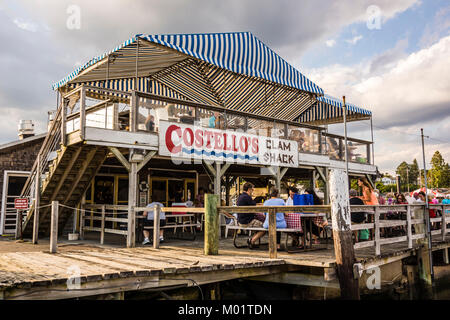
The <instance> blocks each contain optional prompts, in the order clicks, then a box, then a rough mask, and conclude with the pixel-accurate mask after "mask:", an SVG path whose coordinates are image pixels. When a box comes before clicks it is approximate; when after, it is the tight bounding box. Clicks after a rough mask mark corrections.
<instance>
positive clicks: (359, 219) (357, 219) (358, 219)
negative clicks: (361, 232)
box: [349, 189, 366, 242]
mask: <svg viewBox="0 0 450 320" xmlns="http://www.w3.org/2000/svg"><path fill="white" fill-rule="evenodd" d="M349 194H350V205H359V206H363V205H364V201H363V200H361V198H358V197H357V196H358V193H357V192H356V190H355V189H350V191H349ZM351 220H352V222H353V223H363V222H364V220H366V214H365V213H364V212H352V213H351ZM353 233H354V234H355V239H356V240H355V241H356V242H358V230H356V231H353Z"/></svg>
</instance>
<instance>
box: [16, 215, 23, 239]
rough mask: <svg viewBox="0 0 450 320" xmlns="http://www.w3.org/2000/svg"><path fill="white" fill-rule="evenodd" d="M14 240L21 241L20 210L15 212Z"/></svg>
mask: <svg viewBox="0 0 450 320" xmlns="http://www.w3.org/2000/svg"><path fill="white" fill-rule="evenodd" d="M15 238H16V240H17V239H22V210H17V220H16V234H15Z"/></svg>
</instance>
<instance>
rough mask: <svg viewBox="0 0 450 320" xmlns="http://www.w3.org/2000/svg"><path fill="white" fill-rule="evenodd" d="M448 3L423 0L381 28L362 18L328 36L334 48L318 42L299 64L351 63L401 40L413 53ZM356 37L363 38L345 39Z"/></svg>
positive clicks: (382, 24) (444, 0)
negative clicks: (370, 27)
mask: <svg viewBox="0 0 450 320" xmlns="http://www.w3.org/2000/svg"><path fill="white" fill-rule="evenodd" d="M449 5H450V3H449V1H447V0H433V1H423V2H422V3H420V4H419V5H414V6H412V7H410V8H408V9H407V10H406V11H404V12H401V13H399V14H397V15H396V17H395V18H392V19H389V20H387V21H385V22H382V23H381V28H380V29H375V28H374V29H369V28H368V27H367V23H366V22H365V21H364V22H357V23H353V24H351V25H348V26H345V27H343V28H342V29H341V30H338V31H337V32H336V33H335V34H333V35H331V36H330V37H329V40H334V41H335V42H336V44H335V45H334V46H333V47H328V46H327V45H326V44H325V42H322V43H317V44H316V45H315V46H314V47H313V48H311V49H309V50H308V51H306V52H305V53H304V54H303V56H302V57H301V64H302V65H303V67H306V68H317V67H322V66H325V65H330V64H335V63H339V64H344V65H345V64H352V63H354V62H355V61H362V60H363V59H368V58H370V57H373V56H375V55H377V54H381V53H383V52H385V51H386V50H389V49H391V48H394V47H395V46H396V44H397V43H398V42H399V41H402V40H406V43H407V45H406V46H405V47H404V51H405V53H412V52H415V51H417V50H418V49H420V48H421V47H422V46H423V43H422V37H423V36H424V30H425V29H426V27H427V26H430V25H431V24H432V22H433V20H434V19H435V16H436V14H437V13H438V12H439V10H442V9H445V8H448V7H449ZM380 9H381V8H380ZM381 10H382V9H381ZM436 31H437V30H436ZM447 32H448V30H447ZM444 33H445V30H443V31H441V32H439V34H440V35H442V34H444ZM357 36H362V38H361V40H358V41H357V42H356V44H351V43H348V42H347V41H346V40H350V39H354V38H355V37H357Z"/></svg>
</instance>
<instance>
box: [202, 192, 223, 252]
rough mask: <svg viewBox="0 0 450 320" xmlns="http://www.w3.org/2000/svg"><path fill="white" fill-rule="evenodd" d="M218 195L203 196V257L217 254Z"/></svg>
mask: <svg viewBox="0 0 450 320" xmlns="http://www.w3.org/2000/svg"><path fill="white" fill-rule="evenodd" d="M218 206H219V195H217V194H205V247H204V253H205V255H216V254H219V230H220V229H219V211H218V210H217V207H218Z"/></svg>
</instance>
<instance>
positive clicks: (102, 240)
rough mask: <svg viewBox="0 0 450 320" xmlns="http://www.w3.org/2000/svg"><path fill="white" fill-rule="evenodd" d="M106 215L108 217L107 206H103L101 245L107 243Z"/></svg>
mask: <svg viewBox="0 0 450 320" xmlns="http://www.w3.org/2000/svg"><path fill="white" fill-rule="evenodd" d="M105 215H106V210H105V205H102V220H101V226H100V228H101V229H102V230H101V231H100V244H103V243H104V242H105Z"/></svg>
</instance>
